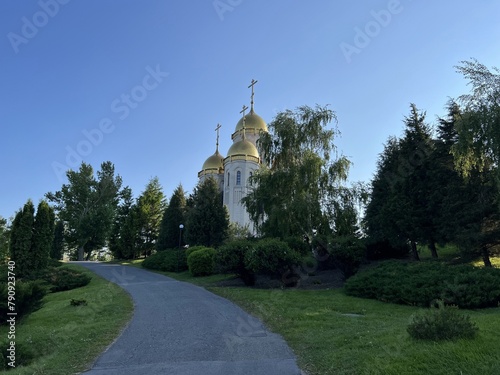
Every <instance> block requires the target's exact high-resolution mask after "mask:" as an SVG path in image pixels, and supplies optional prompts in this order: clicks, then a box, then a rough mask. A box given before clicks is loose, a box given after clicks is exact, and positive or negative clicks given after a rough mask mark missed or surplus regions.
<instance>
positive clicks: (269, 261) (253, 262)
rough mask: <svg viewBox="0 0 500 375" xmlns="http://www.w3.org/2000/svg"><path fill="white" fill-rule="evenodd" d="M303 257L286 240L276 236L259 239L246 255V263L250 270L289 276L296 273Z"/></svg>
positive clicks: (271, 274)
mask: <svg viewBox="0 0 500 375" xmlns="http://www.w3.org/2000/svg"><path fill="white" fill-rule="evenodd" d="M301 259H302V257H301V256H300V254H299V253H298V252H297V251H295V250H291V249H290V248H289V247H288V245H287V243H286V242H283V241H280V240H278V239H275V238H266V239H263V240H260V241H258V242H257V243H256V244H255V246H253V247H252V248H251V249H250V250H249V251H248V252H247V253H246V255H245V263H246V266H247V268H248V269H249V270H251V271H253V272H255V273H261V274H265V275H270V276H278V277H284V275H287V277H288V276H289V275H290V273H294V270H293V268H294V267H295V266H297V265H298V264H299V263H300V261H301Z"/></svg>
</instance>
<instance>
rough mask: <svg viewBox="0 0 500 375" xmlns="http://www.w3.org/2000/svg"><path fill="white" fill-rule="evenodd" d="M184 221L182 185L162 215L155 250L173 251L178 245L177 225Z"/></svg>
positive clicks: (184, 207) (184, 206) (184, 209)
mask: <svg viewBox="0 0 500 375" xmlns="http://www.w3.org/2000/svg"><path fill="white" fill-rule="evenodd" d="M185 221H186V196H185V193H184V189H183V188H182V185H179V186H178V187H177V188H176V189H175V190H174V193H173V194H172V196H171V197H170V201H169V203H168V206H167V208H166V209H165V212H164V214H163V218H162V221H161V226H160V233H159V235H158V242H157V244H156V250H158V251H161V250H165V249H173V248H176V247H177V246H178V245H179V225H180V224H185Z"/></svg>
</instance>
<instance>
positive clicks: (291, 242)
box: [284, 236, 311, 256]
mask: <svg viewBox="0 0 500 375" xmlns="http://www.w3.org/2000/svg"><path fill="white" fill-rule="evenodd" d="M284 241H285V242H286V243H287V245H288V247H289V248H290V249H292V250H295V251H296V252H298V253H299V254H300V255H302V256H306V255H309V254H311V245H309V244H308V243H307V242H305V241H304V239H303V238H302V237H297V236H290V237H286V238H285V239H284Z"/></svg>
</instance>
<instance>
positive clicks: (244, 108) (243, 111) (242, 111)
mask: <svg viewBox="0 0 500 375" xmlns="http://www.w3.org/2000/svg"><path fill="white" fill-rule="evenodd" d="M247 109H248V107H247V106H246V105H244V104H243V109H242V110H241V111H240V113H243V139H245V130H246V129H245V111H246V110H247Z"/></svg>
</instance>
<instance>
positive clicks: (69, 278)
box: [43, 267, 92, 292]
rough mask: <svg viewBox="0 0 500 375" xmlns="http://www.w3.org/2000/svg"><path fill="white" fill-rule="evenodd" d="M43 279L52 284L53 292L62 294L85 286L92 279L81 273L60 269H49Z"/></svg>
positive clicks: (51, 289)
mask: <svg viewBox="0 0 500 375" xmlns="http://www.w3.org/2000/svg"><path fill="white" fill-rule="evenodd" d="M43 279H44V280H45V281H47V282H48V283H49V284H51V286H50V291H51V292H60V291H63V290H71V289H75V288H80V287H82V286H85V285H87V284H88V283H90V280H92V277H91V276H89V275H88V274H86V273H83V272H80V271H76V270H72V269H68V268H65V267H58V268H50V269H48V270H47V271H46V273H45V274H44V276H43Z"/></svg>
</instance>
